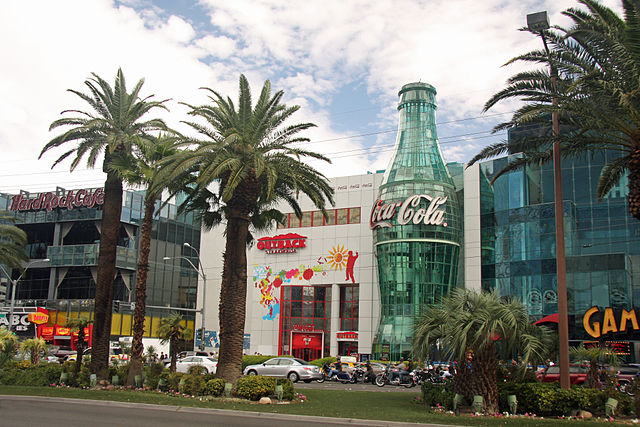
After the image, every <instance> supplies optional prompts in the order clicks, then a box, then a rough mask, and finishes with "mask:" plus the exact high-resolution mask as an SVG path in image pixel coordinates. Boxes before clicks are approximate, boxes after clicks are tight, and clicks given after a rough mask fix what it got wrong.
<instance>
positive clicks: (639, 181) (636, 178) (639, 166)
mask: <svg viewBox="0 0 640 427" xmlns="http://www.w3.org/2000/svg"><path fill="white" fill-rule="evenodd" d="M630 157H631V158H630V159H629V212H630V213H631V216H632V217H634V218H635V219H638V220H640V149H636V150H634V151H633V152H632V153H631V156H630Z"/></svg>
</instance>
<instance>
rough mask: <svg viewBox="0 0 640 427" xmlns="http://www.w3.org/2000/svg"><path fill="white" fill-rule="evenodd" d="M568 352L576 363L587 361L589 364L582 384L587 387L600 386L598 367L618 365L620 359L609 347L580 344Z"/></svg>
mask: <svg viewBox="0 0 640 427" xmlns="http://www.w3.org/2000/svg"><path fill="white" fill-rule="evenodd" d="M569 353H570V355H571V358H572V359H573V360H574V361H575V362H576V363H584V362H587V363H588V364H589V371H588V372H587V378H585V380H584V386H585V387H588V388H600V376H599V375H598V370H599V369H600V368H602V369H605V366H604V365H610V366H619V365H620V359H619V358H618V356H617V355H616V354H615V353H614V352H613V351H612V350H611V349H609V348H602V347H590V348H585V347H584V346H583V345H581V346H580V347H571V349H570V350H569Z"/></svg>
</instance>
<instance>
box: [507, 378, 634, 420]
mask: <svg viewBox="0 0 640 427" xmlns="http://www.w3.org/2000/svg"><path fill="white" fill-rule="evenodd" d="M510 394H515V395H516V397H517V399H518V412H519V413H527V412H528V413H534V414H536V415H545V416H548V415H558V416H560V415H569V414H570V413H571V411H572V410H574V409H585V410H588V411H590V412H592V413H594V414H595V415H604V413H605V407H604V405H605V402H606V401H607V398H608V397H609V396H608V392H607V391H605V390H596V389H591V388H585V387H582V386H573V387H571V388H570V389H569V390H564V389H561V388H560V385H559V384H558V383H500V384H499V385H498V398H499V405H500V411H508V410H509V405H508V403H507V396H508V395H510ZM614 398H615V399H617V400H618V409H617V411H618V413H619V414H622V415H628V414H630V413H631V410H632V408H633V402H632V400H631V398H630V397H629V396H627V395H626V394H623V393H617V394H616V395H615V396H614Z"/></svg>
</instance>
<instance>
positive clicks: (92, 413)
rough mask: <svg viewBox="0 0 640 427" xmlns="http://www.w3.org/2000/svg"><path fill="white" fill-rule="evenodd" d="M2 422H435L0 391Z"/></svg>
mask: <svg viewBox="0 0 640 427" xmlns="http://www.w3.org/2000/svg"><path fill="white" fill-rule="evenodd" d="M0 425H2V426H24V427H31V426H33V427H43V426H47V427H57V426H64V427H80V426H82V427H85V426H90V427H102V426H105V427H106V426H109V427H113V426H140V427H147V426H148V427H164V426H181V427H186V426H196V425H197V426H256V425H261V426H278V427H281V426H282V427H293V426H301V425H304V426H305V427H317V426H356V427H357V426H363V427H364V426H367V427H378V426H388V427H403V426H407V427H408V426H434V427H435V426H437V425H436V424H412V423H395V422H387V421H374V420H356V419H346V418H337V419H336V418H325V417H311V416H301V415H282V414H266V413H259V412H245V411H230V410H224V409H203V408H185V407H180V406H161V405H149V404H144V403H123V402H106V401H97V400H81V399H63V398H51V397H38V396H4V395H0Z"/></svg>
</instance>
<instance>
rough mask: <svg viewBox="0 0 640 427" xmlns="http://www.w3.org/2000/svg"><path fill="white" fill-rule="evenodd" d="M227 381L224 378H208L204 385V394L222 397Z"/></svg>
mask: <svg viewBox="0 0 640 427" xmlns="http://www.w3.org/2000/svg"><path fill="white" fill-rule="evenodd" d="M224 383H225V381H224V380H223V379H222V378H214V379H211V380H208V381H207V382H206V384H205V386H204V394H205V395H207V396H214V397H220V396H222V392H223V391H224Z"/></svg>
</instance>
